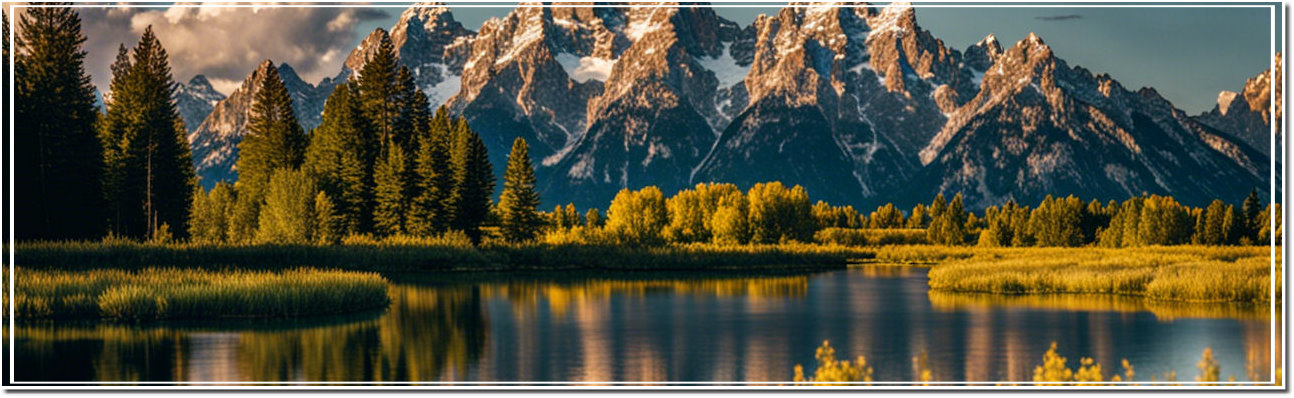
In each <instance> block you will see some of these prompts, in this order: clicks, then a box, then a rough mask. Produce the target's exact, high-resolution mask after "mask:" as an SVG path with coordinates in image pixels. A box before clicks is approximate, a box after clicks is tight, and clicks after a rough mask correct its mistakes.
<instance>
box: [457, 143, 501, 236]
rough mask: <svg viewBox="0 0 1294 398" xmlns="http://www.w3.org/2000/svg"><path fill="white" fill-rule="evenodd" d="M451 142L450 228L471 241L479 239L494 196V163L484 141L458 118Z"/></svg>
mask: <svg viewBox="0 0 1294 398" xmlns="http://www.w3.org/2000/svg"><path fill="white" fill-rule="evenodd" d="M453 135H454V139H455V141H454V145H453V152H452V156H451V157H450V163H451V167H452V169H453V172H454V189H453V192H452V194H451V199H450V202H451V203H452V207H451V208H453V209H454V220H453V222H452V224H451V227H452V228H453V229H456V230H459V231H463V232H464V233H466V234H467V236H468V237H469V238H471V239H472V242H473V243H479V242H480V241H481V224H483V223H485V221H486V218H487V217H489V215H490V207H491V199H490V198H491V197H492V196H494V166H493V165H491V164H490V159H489V154H488V153H487V152H486V148H485V142H484V141H482V140H481V136H480V135H478V134H476V132H474V131H472V129H471V128H469V127H468V126H467V121H466V120H464V119H461V118H460V119H458V122H457V123H456V124H455V126H454V133H453Z"/></svg>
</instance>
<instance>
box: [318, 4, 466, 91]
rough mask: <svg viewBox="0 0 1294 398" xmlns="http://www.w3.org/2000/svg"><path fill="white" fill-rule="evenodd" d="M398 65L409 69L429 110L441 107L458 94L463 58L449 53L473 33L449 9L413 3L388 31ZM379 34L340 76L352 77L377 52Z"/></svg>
mask: <svg viewBox="0 0 1294 398" xmlns="http://www.w3.org/2000/svg"><path fill="white" fill-rule="evenodd" d="M389 34H390V37H391V44H392V45H394V47H395V53H396V56H398V57H399V60H400V64H401V65H404V66H408V67H409V70H410V71H412V72H413V75H414V79H415V81H416V82H417V84H418V87H419V88H420V89H422V91H423V93H425V94H427V99H428V101H429V102H430V103H431V104H432V106H433V107H434V106H440V105H442V104H444V103H445V102H447V101H449V98H450V97H452V96H453V95H454V94H457V93H458V91H459V82H460V81H461V79H460V75H461V74H462V67H463V62H464V59H463V56H464V55H463V54H460V53H448V52H447V51H446V50H447V49H448V48H450V47H453V46H456V45H459V46H461V45H462V44H463V42H464V41H466V40H468V39H469V38H471V37H472V36H473V32H472V31H470V30H467V29H466V28H464V27H463V25H462V24H461V23H459V22H458V21H456V20H454V15H453V13H450V12H449V7H445V6H444V5H443V4H441V3H434V2H433V3H416V4H414V5H413V6H411V7H409V8H408V9H406V10H405V11H404V12H403V13H401V14H400V18H399V20H397V21H396V23H395V25H394V26H392V27H391V30H390V33H389ZM378 43H379V32H377V31H374V32H373V33H372V34H370V35H369V36H368V37H367V38H365V39H364V41H363V42H361V43H360V45H359V46H358V47H356V48H355V50H353V51H351V53H350V55H349V56H347V58H346V62H345V64H344V66H343V68H342V72H341V73H342V74H344V75H347V76H353V75H355V74H357V73H358V71H359V70H360V69H362V68H363V67H364V63H366V62H368V59H369V58H370V57H372V55H373V53H374V52H375V51H377V45H378Z"/></svg>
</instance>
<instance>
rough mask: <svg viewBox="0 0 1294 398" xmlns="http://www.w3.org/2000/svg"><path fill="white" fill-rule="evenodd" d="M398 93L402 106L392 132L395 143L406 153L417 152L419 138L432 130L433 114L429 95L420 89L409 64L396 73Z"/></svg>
mask: <svg viewBox="0 0 1294 398" xmlns="http://www.w3.org/2000/svg"><path fill="white" fill-rule="evenodd" d="M396 95H397V97H398V101H399V105H400V108H399V113H398V114H396V121H395V126H394V134H392V141H393V144H394V145H399V146H400V149H403V150H404V152H405V153H408V154H412V153H416V152H417V150H418V142H419V139H420V138H422V137H423V136H425V135H427V134H428V133H429V132H430V131H431V130H430V129H431V118H432V116H431V107H430V104H429V103H428V101H427V95H425V94H423V93H422V90H420V89H418V85H417V83H415V82H414V80H413V73H411V72H409V67H407V66H403V65H401V66H400V71H399V72H398V73H397V74H396ZM411 160H412V159H411Z"/></svg>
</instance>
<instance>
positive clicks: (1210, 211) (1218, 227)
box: [1199, 199, 1228, 246]
mask: <svg viewBox="0 0 1294 398" xmlns="http://www.w3.org/2000/svg"><path fill="white" fill-rule="evenodd" d="M1227 213H1228V212H1227V208H1226V204H1224V203H1222V201H1221V200H1217V199H1214V200H1213V202H1212V203H1210V204H1209V207H1208V208H1207V209H1205V210H1204V228H1203V229H1202V230H1201V231H1200V232H1199V236H1200V238H1199V243H1200V244H1202V245H1209V246H1217V245H1221V244H1224V243H1226V240H1227V235H1226V226H1225V225H1224V224H1225V223H1226V218H1227Z"/></svg>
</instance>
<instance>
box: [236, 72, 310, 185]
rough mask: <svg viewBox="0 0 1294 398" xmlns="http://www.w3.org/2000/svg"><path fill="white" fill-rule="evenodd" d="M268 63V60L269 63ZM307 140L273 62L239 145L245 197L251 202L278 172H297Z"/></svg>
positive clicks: (290, 98)
mask: <svg viewBox="0 0 1294 398" xmlns="http://www.w3.org/2000/svg"><path fill="white" fill-rule="evenodd" d="M266 62H269V61H266ZM307 142H308V139H307V137H306V135H305V131H303V130H302V129H301V125H300V124H299V123H297V117H296V113H295V112H293V111H292V96H291V95H290V94H288V89H287V86H284V85H283V80H282V79H280V78H279V73H278V68H275V67H274V64H273V63H272V62H270V65H269V68H267V69H266V75H265V78H264V79H262V80H261V84H260V87H259V88H257V90H256V95H255V97H254V98H253V99H252V109H251V114H250V115H249V118H248V120H247V134H246V135H245V136H244V137H243V141H242V142H241V143H239V144H238V165H237V168H238V183H239V184H241V185H242V186H241V188H240V189H242V192H243V195H242V196H247V197H250V198H252V199H259V198H257V197H256V196H257V195H258V194H259V193H260V192H261V191H262V190H263V189H264V188H265V186H266V185H267V184H268V183H269V180H270V176H271V175H273V174H274V173H275V172H276V171H277V170H278V169H295V168H298V167H300V166H301V163H302V162H303V161H304V160H305V151H306V144H307Z"/></svg>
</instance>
